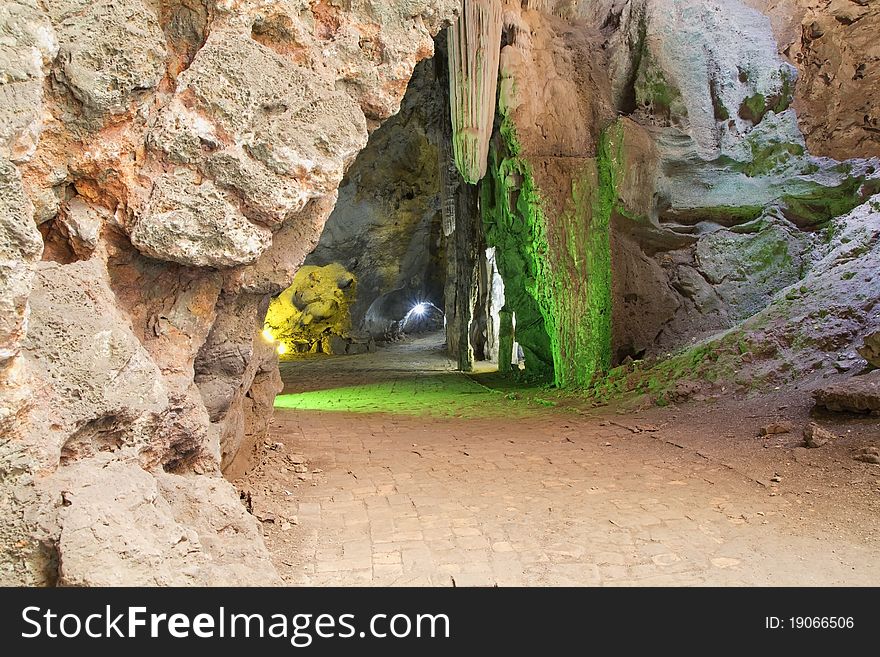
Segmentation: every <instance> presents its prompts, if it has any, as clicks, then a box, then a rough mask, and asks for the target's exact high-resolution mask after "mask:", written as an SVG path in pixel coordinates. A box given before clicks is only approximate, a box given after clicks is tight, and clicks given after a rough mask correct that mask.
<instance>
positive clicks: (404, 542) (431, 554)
mask: <svg viewBox="0 0 880 657" xmlns="http://www.w3.org/2000/svg"><path fill="white" fill-rule="evenodd" d="M417 346H418V345H417ZM421 346H422V347H424V345H421ZM432 353H433V352H432ZM390 363H393V364H394V366H393V367H392V366H391V365H390ZM410 366H412V367H410ZM329 370H332V374H330V373H328V371H329ZM383 372H384V374H383ZM321 373H324V379H323V381H324V382H325V385H333V386H341V385H343V384H345V385H349V386H353V385H356V384H357V383H358V382H362V381H375V380H377V379H381V380H385V381H389V380H390V381H400V382H401V384H402V385H401V389H402V390H403V391H404V393H405V394H402V395H401V396H402V397H403V398H402V399H401V400H400V404H401V408H405V407H406V405H407V397H408V396H409V397H411V396H412V395H418V390H419V385H420V384H419V382H421V384H423V385H424V386H427V387H430V386H434V387H435V388H436V385H437V378H436V377H438V376H440V377H441V378H442V377H456V381H457V382H458V383H459V384H460V382H461V379H458V377H462V378H464V377H463V375H459V374H452V373H449V372H448V363H447V361H445V359H440V358H439V357H437V356H433V357H431V356H430V354H429V355H428V357H426V353H425V352H424V351H419V350H418V349H416V348H414V347H413V346H412V345H409V346H400V347H398V348H396V349H392V350H390V351H386V352H381V353H380V354H371V355H369V356H366V357H355V358H347V359H332V360H327V361H324V362H319V361H310V362H307V363H304V364H295V365H289V366H285V367H284V368H283V374H284V377H285V381H287V382H288V383H289V385H288V391H287V392H289V391H296V390H300V389H309V388H315V387H319V386H318V385H317V384H316V382H315V377H316V376H320V374H321ZM464 380H465V381H466V382H469V383H468V384H467V385H470V386H472V387H473V390H472V395H462V394H461V393H460V391H459V392H458V393H457V399H458V398H463V397H471V396H472V397H473V399H469V400H467V404H466V405H465V406H464V408H463V409H456V408H452V409H451V412H447V411H448V410H449V409H439V408H438V409H436V410H437V411H438V413H437V414H433V415H428V414H419V415H407V414H406V413H404V412H400V413H395V412H384V413H382V414H371V413H365V412H357V413H352V412H346V411H344V410H342V409H343V408H344V407H345V404H344V401H345V400H344V398H341V401H340V404H339V406H338V408H336V409H334V410H330V411H314V410H297V409H296V408H292V409H285V410H279V411H278V412H277V413H276V418H275V421H274V425H273V434H272V438H271V440H272V441H278V442H279V443H282V445H283V446H281V445H280V446H279V449H280V450H282V451H283V452H284V453H288V454H300V455H302V457H304V459H305V461H306V462H307V463H308V464H309V473H308V474H306V475H304V476H302V477H301V478H298V479H297V484H298V487H297V488H296V489H295V490H289V489H288V490H285V491H284V493H283V495H282V496H281V499H278V500H276V501H274V502H271V501H270V502H271V503H272V504H276V508H277V509H279V513H280V514H286V516H287V517H289V518H290V519H291V522H290V523H285V525H286V528H285V529H281V528H279V527H278V526H277V523H276V524H273V526H271V527H269V528H267V531H266V534H267V536H266V542H267V545H268V547H269V549H270V551H271V552H272V555H273V559H274V560H275V563H276V565H277V566H278V568H279V571H280V572H281V574H282V576H283V577H284V578H285V579H286V580H287V581H288V582H289V583H291V584H294V585H306V584H307V585H373V586H375V585H395V586H401V585H402V586H427V585H440V586H494V585H498V586H512V585H542V586H557V585H587V586H593V585H708V584H720V585H770V584H772V585H813V584H815V585H840V584H857V585H858V584H870V585H877V584H880V569H878V568H877V567H876V566H877V564H880V546H878V545H876V544H865V543H864V542H860V541H859V540H857V539H856V538H855V537H852V536H846V535H840V534H839V533H838V534H833V535H832V534H830V533H828V532H826V531H825V530H824V524H823V521H822V519H821V518H813V519H809V520H808V521H807V522H805V521H803V520H802V519H798V520H797V521H795V519H793V518H792V516H791V514H790V513H786V511H787V510H790V509H789V507H790V506H791V503H790V502H789V501H787V500H785V499H784V498H782V497H779V496H777V497H768V493H767V490H766V488H764V487H762V486H761V485H759V484H758V483H756V482H755V481H754V480H751V479H749V478H747V477H745V476H743V475H741V474H739V473H737V472H735V471H732V470H731V469H730V468H729V467H725V466H724V465H722V464H720V463H717V462H714V461H712V460H708V459H706V458H705V457H704V456H701V455H699V454H697V453H695V452H693V451H690V450H688V449H682V448H680V447H677V446H675V445H673V444H670V443H669V442H665V441H662V440H658V439H656V437H653V436H652V435H651V434H650V433H647V432H646V433H641V434H633V433H632V432H631V431H629V430H628V429H626V428H624V427H623V426H620V425H619V424H614V423H610V422H609V421H608V420H607V419H605V420H603V419H602V418H584V417H579V416H576V415H572V414H566V413H563V412H561V411H560V410H558V409H553V408H529V409H527V412H519V413H517V412H513V408H512V407H511V406H510V405H509V404H511V403H512V404H514V405H515V404H516V403H517V402H510V400H509V399H508V398H507V397H506V396H504V395H501V394H499V393H497V392H490V391H487V390H485V389H484V388H482V386H480V385H478V384H477V383H473V382H470V379H467V378H464ZM328 381H331V382H332V383H330V384H328V383H326V382H328ZM404 383H405V385H403V384H404ZM394 389H395V388H394V386H392V387H391V390H392V392H389V395H392V396H393V395H394V392H393V390H394ZM352 394H356V393H352ZM294 399H295V398H294ZM475 400H476V401H475ZM411 401H412V400H411V399H410V402H411ZM454 403H455V401H453V402H452V404H453V405H454ZM294 406H295V404H294ZM475 409H480V410H482V411H483V412H482V413H479V412H476V411H475ZM361 411H363V409H361ZM459 411H461V412H459ZM285 525H282V527H284V526H285Z"/></svg>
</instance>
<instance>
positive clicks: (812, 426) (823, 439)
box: [804, 422, 837, 448]
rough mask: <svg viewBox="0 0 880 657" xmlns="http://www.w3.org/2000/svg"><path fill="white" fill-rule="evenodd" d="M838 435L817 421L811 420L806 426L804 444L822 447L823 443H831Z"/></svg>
mask: <svg viewBox="0 0 880 657" xmlns="http://www.w3.org/2000/svg"><path fill="white" fill-rule="evenodd" d="M836 437H837V436H835V435H834V434H833V433H831V432H830V431H827V430H826V429H823V428H822V427H820V426H819V425H818V424H816V423H815V422H810V423H809V424H807V425H806V426H805V427H804V444H805V445H806V446H807V447H812V448H817V447H822V446H823V445H827V444H828V443H830V442H831V441H832V440H833V439H834V438H836Z"/></svg>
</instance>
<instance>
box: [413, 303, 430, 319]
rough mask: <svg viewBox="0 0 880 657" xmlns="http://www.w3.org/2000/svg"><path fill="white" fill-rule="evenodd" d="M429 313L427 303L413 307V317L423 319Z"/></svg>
mask: <svg viewBox="0 0 880 657" xmlns="http://www.w3.org/2000/svg"><path fill="white" fill-rule="evenodd" d="M427 311H428V304H426V303H418V304H416V305H415V306H413V309H412V312H413V315H416V316H418V317H421V316H422V315H424V314H425V313H426V312H427Z"/></svg>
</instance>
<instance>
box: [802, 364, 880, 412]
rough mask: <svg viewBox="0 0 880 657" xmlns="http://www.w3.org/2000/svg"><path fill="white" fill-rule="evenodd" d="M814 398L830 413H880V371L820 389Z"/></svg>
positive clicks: (814, 393)
mask: <svg viewBox="0 0 880 657" xmlns="http://www.w3.org/2000/svg"><path fill="white" fill-rule="evenodd" d="M813 398H814V399H815V400H816V404H817V405H818V406H824V407H825V408H827V409H828V410H829V411H837V412H847V411H848V412H851V413H873V414H877V413H880V370H874V371H873V372H869V373H868V374H865V375H862V376H854V377H852V378H851V379H848V380H846V381H843V382H841V383H832V384H830V385H827V386H825V387H824V388H819V389H818V390H815V391H813Z"/></svg>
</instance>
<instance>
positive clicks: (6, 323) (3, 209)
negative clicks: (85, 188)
mask: <svg viewBox="0 0 880 657" xmlns="http://www.w3.org/2000/svg"><path fill="white" fill-rule="evenodd" d="M42 251H43V244H42V240H41V239H40V233H39V232H38V231H37V227H36V225H35V224H34V223H33V206H32V205H31V203H30V200H29V199H28V198H27V196H25V194H24V189H23V188H22V185H21V176H20V175H19V173H18V170H17V169H16V168H15V166H13V164H12V163H11V162H8V161H5V160H2V159H0V368H5V366H6V364H7V361H9V359H11V358H13V357H14V356H15V355H16V354H17V353H18V346H19V343H20V342H21V339H22V337H23V336H24V332H25V331H26V329H27V324H26V323H27V315H28V304H27V299H28V295H29V294H30V290H31V279H32V277H33V271H32V269H33V263H34V262H35V261H36V260H37V259H38V258H39V257H40V254H41V253H42Z"/></svg>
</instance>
